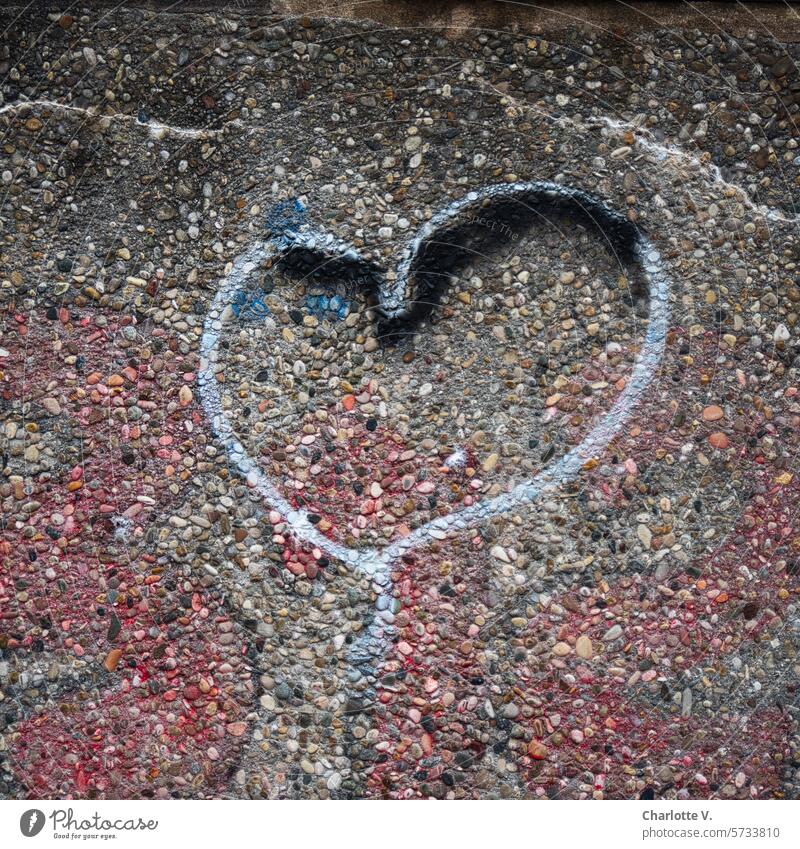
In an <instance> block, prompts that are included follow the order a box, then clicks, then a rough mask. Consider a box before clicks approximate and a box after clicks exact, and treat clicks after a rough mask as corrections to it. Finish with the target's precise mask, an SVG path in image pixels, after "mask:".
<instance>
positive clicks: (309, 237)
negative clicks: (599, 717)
mask: <svg viewBox="0 0 800 849" xmlns="http://www.w3.org/2000/svg"><path fill="white" fill-rule="evenodd" d="M526 194H527V195H542V196H544V197H545V198H547V197H552V198H553V200H565V199H566V200H569V201H571V202H573V203H577V204H579V205H582V204H586V203H590V204H591V206H592V208H594V209H602V210H604V215H606V216H607V217H610V218H611V219H613V220H617V221H621V220H623V219H621V217H620V216H619V214H618V213H616V212H615V211H614V210H612V209H610V208H609V207H608V206H607V205H606V204H605V203H604V202H603V201H602V200H600V199H599V198H596V197H594V196H593V195H590V194H588V193H586V192H583V191H582V190H580V189H571V188H566V187H564V186H560V185H558V184H556V183H551V182H547V181H538V182H531V183H510V184H501V185H498V186H488V187H486V188H484V189H482V190H480V191H473V192H469V193H468V194H467V195H466V196H465V197H464V198H462V199H461V200H458V201H455V202H454V203H452V204H450V206H448V207H447V208H445V209H444V210H442V211H441V212H439V213H438V214H437V215H435V216H434V217H433V218H431V220H430V221H429V222H427V223H426V224H425V225H424V226H423V227H422V228H421V229H420V230H419V231H418V233H417V234H416V236H415V237H414V238H413V239H412V240H411V241H410V242H409V244H408V246H407V247H406V249H405V250H404V252H403V254H402V259H401V262H400V265H399V268H398V274H397V282H396V284H395V287H394V292H393V293H391V294H390V295H389V296H388V297H387V298H386V303H384V304H382V306H385V307H388V308H389V309H388V311H389V312H395V313H396V312H398V311H399V310H400V309H401V308H402V299H403V297H404V293H405V288H406V283H407V281H408V278H409V276H410V274H411V271H412V268H413V263H414V260H415V258H416V257H417V256H418V255H419V252H420V249H421V247H422V245H423V244H424V242H425V240H426V239H428V238H430V237H431V236H432V235H433V234H434V233H435V231H436V229H437V228H438V227H441V226H442V225H443V224H445V223H447V222H448V221H450V220H453V219H454V218H456V217H457V216H458V215H459V214H460V213H462V212H463V210H464V209H465V208H467V207H469V206H472V205H478V204H480V203H481V202H483V200H485V199H497V198H498V197H500V198H513V199H517V196H518V195H526ZM584 211H585V209H584ZM289 238H290V240H291V239H293V240H294V242H295V243H296V244H302V245H304V246H306V247H316V246H318V245H319V244H321V245H323V246H326V247H329V248H331V249H333V250H334V251H336V252H338V253H339V255H341V256H347V257H349V258H351V259H359V255H358V254H357V252H356V251H355V250H354V249H353V248H350V247H349V246H347V245H345V244H344V243H342V242H338V241H337V240H335V239H334V238H333V237H332V236H330V235H329V234H327V233H324V232H322V231H317V230H308V229H307V230H305V231H304V232H302V233H300V232H292V233H291V234H290V237H289ZM285 246H286V243H285V242H284V243H283V247H285ZM632 250H633V254H634V259H635V260H636V261H637V262H638V264H639V265H640V266H641V268H642V270H643V273H644V277H645V280H646V283H647V290H648V293H649V311H648V323H647V332H646V334H645V338H644V342H643V345H642V349H641V351H640V352H639V355H638V356H637V358H636V361H635V363H634V366H633V371H632V373H631V376H630V378H629V380H628V381H627V383H626V385H625V388H624V389H623V390H622V392H621V393H620V395H619V397H618V398H617V400H616V401H615V402H614V404H613V405H612V407H611V409H610V410H609V411H608V412H607V413H605V414H604V415H603V416H602V417H601V418H600V420H599V421H598V422H597V423H596V424H595V425H594V426H593V427H592V429H591V430H590V431H589V433H588V434H587V435H586V436H585V437H584V438H583V440H581V442H580V443H579V444H578V445H577V446H575V447H574V448H572V449H570V450H569V451H568V452H567V453H566V454H564V455H563V456H562V457H560V458H559V459H558V460H557V461H556V462H555V463H552V464H551V465H549V466H547V467H545V468H544V469H542V470H541V471H540V472H539V473H538V474H537V475H535V476H534V477H533V478H531V479H530V480H527V481H523V482H522V483H520V484H517V485H516V486H515V487H514V488H513V489H512V490H511V491H510V492H507V493H503V494H501V495H497V496H495V497H494V498H491V499H489V500H488V501H482V502H479V503H477V504H474V505H471V506H469V507H464V508H462V509H460V510H455V511H453V512H452V513H450V514H448V515H447V516H439V517H437V518H436V519H432V520H431V521H430V522H427V523H425V524H424V525H421V526H420V527H418V528H415V529H414V530H413V531H412V532H411V533H410V534H409V535H408V536H406V537H403V538H402V539H400V540H398V541H397V542H395V543H392V544H391V545H389V546H387V547H386V548H384V549H382V550H378V549H374V548H366V549H361V550H355V549H351V548H348V547H347V546H344V545H341V544H340V543H337V542H335V541H334V540H331V539H329V538H328V537H326V536H325V535H324V534H323V533H321V532H320V531H319V530H318V529H317V528H316V527H315V525H314V524H312V522H310V521H309V519H308V517H307V515H306V514H304V513H302V512H301V511H298V510H295V509H294V508H293V507H292V506H291V504H289V502H288V501H287V500H286V499H285V498H284V497H283V496H282V495H281V494H280V492H278V490H277V489H276V487H275V486H274V484H273V483H272V482H271V481H270V479H269V478H268V477H267V476H266V475H265V474H264V472H263V471H262V470H261V468H260V467H259V466H258V464H257V463H256V462H255V461H254V460H253V459H252V458H251V457H250V456H249V455H248V453H247V451H246V450H245V448H244V446H243V445H242V443H241V442H240V441H239V439H238V438H237V437H236V434H235V432H234V430H233V428H232V427H231V424H230V421H229V420H228V417H227V416H226V415H225V413H224V411H223V409H222V402H221V399H220V395H219V392H218V391H217V380H216V377H215V366H216V364H217V363H218V362H219V352H218V349H217V346H218V343H219V337H220V332H221V330H222V326H223V323H224V320H225V318H226V310H227V309H228V308H229V305H230V304H231V303H232V301H233V298H234V296H235V295H236V294H237V293H238V291H239V290H240V289H241V288H242V287H243V286H244V284H245V283H246V281H247V279H248V277H249V276H250V275H251V274H252V273H253V272H254V271H256V270H257V268H258V267H259V266H260V265H261V264H262V263H264V262H265V261H266V260H268V259H271V258H274V257H276V256H278V255H279V254H280V253H281V252H282V250H281V246H280V245H276V243H275V241H272V242H257V243H256V244H255V245H253V246H252V247H251V248H249V249H248V250H247V251H245V253H243V254H242V255H241V256H239V257H238V258H237V259H236V260H235V261H234V263H233V266H232V268H231V270H230V272H229V273H228V276H227V279H226V281H225V282H224V283H223V285H222V286H220V288H219V289H218V290H217V294H216V296H215V297H214V300H213V302H212V304H211V306H210V308H209V311H208V314H207V315H206V320H205V322H204V325H203V335H202V337H201V342H200V368H199V371H198V376H197V384H198V390H199V394H200V398H201V403H202V405H203V408H204V409H205V411H206V414H207V415H208V417H209V421H210V422H211V427H212V430H213V432H214V435H215V436H216V437H217V438H218V439H219V440H220V441H221V442H222V443H223V446H224V447H225V451H226V453H227V455H228V457H229V459H230V460H231V462H232V463H233V465H234V466H235V467H236V469H237V471H238V472H239V474H241V475H242V477H243V478H244V479H245V481H246V482H247V484H248V486H250V487H251V488H252V489H254V490H256V491H257V492H258V494H259V495H260V496H261V498H262V500H263V501H264V502H265V504H266V505H267V506H268V507H269V508H271V509H272V510H275V511H277V512H278V513H279V514H280V515H281V516H282V517H283V519H284V520H285V521H286V523H287V524H288V525H289V527H290V529H291V533H292V535H293V536H294V537H295V538H296V539H298V540H300V541H301V542H304V543H309V544H311V545H313V546H315V547H317V548H319V549H320V550H321V551H323V552H325V553H326V554H327V555H329V556H331V557H333V558H336V559H337V560H341V561H343V562H345V563H347V564H349V565H350V566H351V567H352V568H354V569H357V570H359V571H361V572H362V573H363V574H365V575H367V576H369V577H370V578H372V579H373V580H374V581H375V582H376V583H378V584H379V585H381V586H382V587H386V586H387V585H388V582H389V577H388V573H389V567H390V565H391V563H392V562H394V561H395V560H397V559H398V558H399V557H401V556H402V555H403V554H405V553H407V552H408V551H410V550H411V549H413V548H415V547H416V546H417V545H420V544H421V543H423V542H424V541H427V539H426V538H428V539H429V538H430V532H431V531H432V530H435V531H438V532H440V533H444V534H447V533H449V532H450V531H453V530H455V531H459V530H464V529H466V528H468V527H473V526H475V525H477V524H480V523H481V522H483V521H485V520H487V519H489V518H491V517H492V516H496V515H499V514H501V513H507V512H509V511H510V510H513V509H514V508H516V507H520V506H522V505H525V504H530V503H532V502H533V501H535V500H537V499H538V498H539V497H540V496H541V495H543V494H544V493H546V492H549V491H551V490H553V489H556V488H557V487H559V486H561V485H563V484H564V483H566V482H567V481H569V480H571V479H572V478H574V477H575V476H576V475H577V474H578V472H579V471H580V469H581V468H582V467H583V466H584V464H585V463H586V462H587V461H588V460H590V459H592V458H593V457H595V456H596V455H598V454H600V453H601V452H602V451H603V449H604V448H605V447H606V446H607V445H608V443H609V442H610V441H611V440H612V439H613V438H614V436H616V435H617V434H618V433H619V431H620V430H621V429H622V426H623V425H624V424H625V422H626V421H627V420H628V418H629V417H630V415H631V412H632V411H633V408H634V406H635V405H636V404H637V403H638V401H639V400H640V399H641V397H642V395H643V394H644V392H645V390H646V389H647V388H648V386H649V385H650V383H651V382H652V380H653V377H654V376H655V374H656V370H657V368H658V366H659V365H660V363H661V360H662V357H663V354H664V348H665V344H666V333H667V324H668V322H669V314H670V309H669V296H670V281H669V277H668V275H667V274H666V272H665V270H664V267H663V264H662V261H661V255H660V254H659V252H658V251H657V250H656V249H655V248H654V247H653V245H652V243H651V242H650V241H649V239H648V238H647V237H646V236H645V235H644V234H643V233H642V232H641V231H640V230H638V229H637V230H636V237H635V239H634V244H633V245H632Z"/></svg>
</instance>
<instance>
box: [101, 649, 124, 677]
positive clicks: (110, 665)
mask: <svg viewBox="0 0 800 849" xmlns="http://www.w3.org/2000/svg"><path fill="white" fill-rule="evenodd" d="M121 657H122V649H111V651H110V652H109V653H108V654H107V655H106V659H105V660H104V661H103V666H105V668H106V670H107V671H108V672H113V671H114V670H115V669H116V668H117V664H118V663H119V659H120V658H121Z"/></svg>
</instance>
